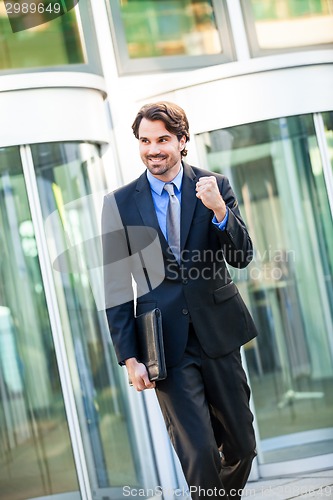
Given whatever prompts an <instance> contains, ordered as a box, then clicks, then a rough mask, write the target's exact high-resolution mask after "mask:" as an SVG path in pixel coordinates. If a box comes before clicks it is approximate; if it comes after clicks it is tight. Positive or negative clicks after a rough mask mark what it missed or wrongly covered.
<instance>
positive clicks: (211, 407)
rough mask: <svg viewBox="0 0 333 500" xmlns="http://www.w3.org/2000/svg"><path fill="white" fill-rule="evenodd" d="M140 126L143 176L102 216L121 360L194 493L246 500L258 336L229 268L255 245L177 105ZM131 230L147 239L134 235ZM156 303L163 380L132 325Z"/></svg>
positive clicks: (113, 198) (144, 114) (245, 259)
mask: <svg viewBox="0 0 333 500" xmlns="http://www.w3.org/2000/svg"><path fill="white" fill-rule="evenodd" d="M132 128H133V132H134V135H135V137H136V138H137V139H138V140H139V149H140V155H141V159H142V161H143V163H144V164H145V165H146V167H147V171H146V172H144V173H143V174H142V175H141V176H140V177H139V178H138V179H136V180H135V181H133V182H131V183H130V184H128V185H126V186H124V187H122V188H120V189H118V190H117V191H115V192H114V193H111V194H109V195H107V196H106V197H105V200H104V208H103V218H102V231H103V251H104V264H105V291H106V313H107V318H108V323H109V327H110V332H111V336H112V340H113V344H114V347H115V351H116V354H117V358H118V361H119V363H120V364H125V365H126V368H127V371H128V374H129V377H130V379H131V381H132V383H133V386H134V388H135V389H136V390H137V391H142V390H145V389H150V388H155V390H156V394H157V398H158V401H159V404H160V407H161V410H162V413H163V416H164V419H165V423H166V426H167V429H168V432H169V435H170V438H171V441H172V443H173V445H174V448H175V450H176V452H177V454H178V457H179V459H180V462H181V465H182V468H183V471H184V474H185V477H186V480H187V482H188V485H189V487H190V491H191V494H192V498H194V499H196V498H202V497H208V496H215V497H218V496H222V497H224V498H236V499H237V498H238V499H239V498H240V495H241V491H240V490H241V489H242V488H243V487H244V485H245V483H246V481H247V478H248V475H249V473H250V469H251V463H252V460H253V458H254V456H255V439H254V432H253V426H252V421H253V416H252V413H251V411H250V409H249V397H250V390H249V387H248V385H247V381H246V376H245V373H244V371H243V368H242V364H241V358H240V346H241V345H243V344H244V343H246V342H248V341H249V340H250V339H252V338H253V337H255V336H256V329H255V326H254V324H253V321H252V318H251V316H250V314H249V312H248V310H247V308H246V306H245V304H244V302H243V300H242V298H241V296H240V294H239V292H238V289H237V287H236V285H235V284H234V283H233V281H232V280H231V277H230V275H229V272H228V270H227V267H226V262H227V263H228V264H229V265H231V266H234V267H236V268H243V267H245V266H246V265H247V264H248V263H249V262H250V260H251V258H252V243H251V239H250V237H249V234H248V232H247V229H246V227H245V224H244V222H243V220H242V218H241V215H240V212H239V209H238V204H237V200H236V198H235V195H234V193H233V191H232V189H231V187H230V184H229V181H228V179H227V178H226V177H225V176H223V175H218V174H212V173H211V172H209V171H206V170H201V169H199V168H195V167H192V166H189V165H188V164H186V163H185V161H184V157H185V156H186V154H187V151H186V143H187V142H188V141H189V138H190V136H189V126H188V121H187V117H186V115H185V112H184V111H183V110H182V109H181V108H180V107H179V106H177V105H176V104H173V103H169V102H159V103H154V104H148V105H145V106H143V107H142V108H141V110H140V111H139V112H138V114H137V116H136V118H135V121H134V123H133V126H132ZM170 185H171V188H170ZM170 189H171V191H170ZM133 228H134V229H137V233H136V234H137V235H138V234H139V235H140V237H137V238H131V234H133ZM115 235H116V238H115ZM155 236H156V238H155ZM156 239H157V240H158V242H159V245H160V249H161V258H160V259H159V255H158V253H156V258H150V259H148V260H149V262H147V261H145V260H144V259H143V258H142V255H141V257H140V251H141V250H142V247H143V246H145V245H148V244H149V243H152V244H153V243H155V244H156ZM134 240H135V241H134ZM138 241H139V242H138ZM147 242H148V243H147ZM124 256H128V258H124ZM116 261H117V262H116ZM112 262H113V263H115V262H116V265H113V266H111V268H110V269H112V271H110V272H108V271H107V268H108V266H109V264H110V263H111V264H112ZM155 264H156V265H155ZM154 265H155V267H154ZM139 268H140V269H141V274H140V270H139ZM149 268H152V269H153V272H149ZM132 276H133V277H134V279H135V281H136V282H137V288H138V292H137V298H136V300H134V297H133V291H132V281H131V280H132ZM154 280H155V285H152V283H151V282H152V281H154ZM147 283H148V284H147ZM135 303H136V309H135V307H134V304H135ZM155 307H158V308H159V309H160V310H161V312H162V320H163V337H164V345H165V354H166V363H167V369H168V375H167V378H166V379H165V380H162V381H159V382H156V383H155V382H151V381H150V380H149V377H148V373H147V370H146V367H145V365H143V364H142V363H140V359H139V350H138V344H137V336H136V331H135V322H134V315H135V313H136V314H137V315H138V314H141V313H143V312H146V311H149V310H152V309H154V308H155ZM212 492H213V495H212Z"/></svg>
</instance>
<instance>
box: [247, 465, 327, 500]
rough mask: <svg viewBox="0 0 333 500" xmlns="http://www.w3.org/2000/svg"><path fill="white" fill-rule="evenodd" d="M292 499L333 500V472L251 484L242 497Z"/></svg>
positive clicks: (266, 499)
mask: <svg viewBox="0 0 333 500" xmlns="http://www.w3.org/2000/svg"><path fill="white" fill-rule="evenodd" d="M291 498H302V499H308V498H311V499H316V500H328V499H333V470H323V471H321V472H314V473H311V474H304V475H303V474H302V475H300V474H299V475H294V476H288V477H283V478H280V479H262V480H260V481H255V482H249V483H248V484H247V486H246V488H245V490H244V493H243V496H242V499H244V500H245V499H249V500H259V499H260V500H289V499H291Z"/></svg>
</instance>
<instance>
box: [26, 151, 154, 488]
mask: <svg viewBox="0 0 333 500" xmlns="http://www.w3.org/2000/svg"><path fill="white" fill-rule="evenodd" d="M32 154H33V159H34V165H35V170H36V176H37V183H38V190H39V195H40V199H41V206H42V212H43V216H44V219H45V227H46V234H47V242H48V246H49V251H50V256H51V260H52V262H54V256H58V255H62V256H63V260H62V261H61V264H60V267H61V269H62V270H63V272H58V271H56V270H54V280H55V285H56V292H57V298H58V304H59V307H60V314H61V321H62V329H63V332H64V337H65V342H66V348H67V353H68V358H69V362H70V365H71V375H72V380H73V385H74V388H75V397H76V404H77V407H78V412H79V419H80V425H81V432H82V435H83V439H84V445H85V453H86V456H87V461H88V467H89V472H90V475H91V482H92V485H93V489H94V491H95V492H97V491H99V493H98V494H97V493H96V494H97V497H96V498H102V497H103V498H113V496H114V495H115V493H114V492H106V490H105V489H108V488H115V487H122V486H123V485H134V486H140V485H142V477H143V474H142V468H141V463H140V460H139V457H138V454H137V453H138V452H137V450H138V448H139V447H138V443H137V442H136V441H135V438H134V436H133V427H132V421H131V415H130V412H129V409H128V402H127V398H126V397H125V394H126V392H125V390H126V389H127V387H125V386H124V384H126V385H127V383H126V382H125V380H124V379H123V377H121V376H120V375H122V374H120V372H121V370H120V369H119V366H118V364H117V362H116V360H115V359H114V354H113V349H112V347H111V343H110V335H109V331H108V328H107V324H106V318H105V312H104V310H101V309H100V308H99V307H97V304H96V300H97V297H96V296H95V295H94V293H93V292H94V290H96V287H95V286H94V284H95V283H94V280H95V279H98V277H97V278H96V275H94V271H96V270H97V271H98V270H101V268H100V269H99V268H98V266H100V265H101V255H100V249H101V247H100V244H101V240H100V235H99V227H100V211H99V204H101V202H102V200H103V194H104V192H105V190H106V182H105V177H104V171H103V166H102V163H101V161H100V157H99V152H98V148H97V147H96V146H94V145H91V144H79V143H65V144H44V145H36V146H32ZM92 193H96V197H94V196H91V194H92ZM94 235H95V236H96V237H95V238H94V237H93V236H94ZM68 248H69V250H68V251H66V249H68ZM59 262H60V261H59ZM97 275H98V273H97ZM102 288H103V286H102V282H100V289H102ZM152 474H153V472H152ZM110 495H111V496H110Z"/></svg>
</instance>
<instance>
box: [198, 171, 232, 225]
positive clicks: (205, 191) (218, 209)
mask: <svg viewBox="0 0 333 500" xmlns="http://www.w3.org/2000/svg"><path fill="white" fill-rule="evenodd" d="M196 192H197V198H199V200H201V201H202V203H203V204H204V205H205V206H206V207H207V208H209V209H210V210H213V212H214V214H215V217H216V220H217V221H218V222H222V221H223V219H224V217H225V215H226V213H227V208H226V205H225V203H224V200H223V198H222V196H221V193H220V191H219V188H218V186H217V181H216V178H215V177H213V176H209V177H200V179H199V180H198V182H197V184H196Z"/></svg>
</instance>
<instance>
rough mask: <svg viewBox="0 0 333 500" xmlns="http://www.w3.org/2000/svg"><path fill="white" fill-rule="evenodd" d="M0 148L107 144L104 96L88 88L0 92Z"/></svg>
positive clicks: (108, 135) (107, 127) (108, 134)
mask: <svg viewBox="0 0 333 500" xmlns="http://www.w3.org/2000/svg"><path fill="white" fill-rule="evenodd" d="M0 130H1V134H0V147H6V146H13V145H20V144H34V143H42V142H57V141H76V140H77V141H92V142H97V143H103V142H104V143H107V142H109V140H110V129H109V125H108V121H107V111H106V109H105V103H104V95H103V93H102V91H99V90H95V89H91V88H77V87H73V88H38V89H37V88H32V89H23V90H22V89H20V90H12V91H10V92H9V91H4V92H0Z"/></svg>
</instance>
